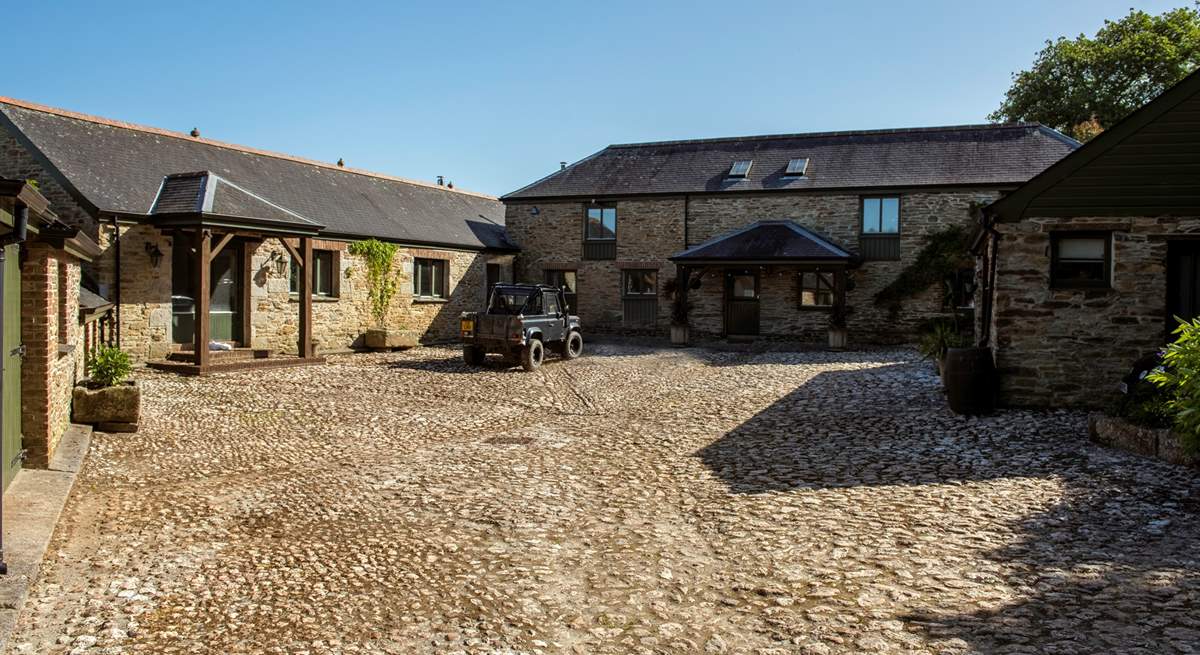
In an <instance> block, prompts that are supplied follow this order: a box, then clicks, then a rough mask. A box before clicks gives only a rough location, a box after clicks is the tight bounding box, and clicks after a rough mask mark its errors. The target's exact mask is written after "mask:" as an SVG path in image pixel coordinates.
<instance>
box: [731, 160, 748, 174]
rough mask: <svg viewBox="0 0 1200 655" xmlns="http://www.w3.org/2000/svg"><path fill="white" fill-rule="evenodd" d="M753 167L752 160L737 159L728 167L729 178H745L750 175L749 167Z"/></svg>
mask: <svg viewBox="0 0 1200 655" xmlns="http://www.w3.org/2000/svg"><path fill="white" fill-rule="evenodd" d="M753 165H754V160H753V159H739V160H737V161H735V162H733V165H732V166H730V167H729V177H747V176H749V175H750V167H751V166H753Z"/></svg>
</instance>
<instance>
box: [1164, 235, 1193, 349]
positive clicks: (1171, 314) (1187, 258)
mask: <svg viewBox="0 0 1200 655" xmlns="http://www.w3.org/2000/svg"><path fill="white" fill-rule="evenodd" d="M1197 316H1200V240H1197V241H1191V240H1188V241H1172V242H1170V243H1169V244H1168V245H1167V316H1166V319H1167V322H1166V326H1167V329H1168V330H1174V329H1175V325H1176V324H1177V323H1176V320H1175V318H1176V317H1179V318H1182V319H1184V320H1191V319H1193V318H1196V317H1197Z"/></svg>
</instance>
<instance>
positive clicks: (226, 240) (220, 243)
mask: <svg viewBox="0 0 1200 655" xmlns="http://www.w3.org/2000/svg"><path fill="white" fill-rule="evenodd" d="M233 237H234V234H233V232H230V233H228V234H226V235H225V236H223V237H221V240H220V241H218V242H217V245H215V246H213V247H212V251H211V252H209V253H208V261H209V263H212V260H214V259H216V258H217V255H219V254H221V250H222V249H224V248H225V246H227V245H229V242H230V241H233Z"/></svg>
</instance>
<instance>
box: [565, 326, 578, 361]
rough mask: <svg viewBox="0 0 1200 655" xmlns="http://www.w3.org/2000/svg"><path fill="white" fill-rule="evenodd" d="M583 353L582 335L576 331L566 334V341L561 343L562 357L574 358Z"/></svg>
mask: <svg viewBox="0 0 1200 655" xmlns="http://www.w3.org/2000/svg"><path fill="white" fill-rule="evenodd" d="M582 354H583V335H582V334H579V333H578V332H572V333H571V334H569V335H567V342H566V343H565V344H563V353H562V355H563V359H575V358H577V357H579V356H580V355H582Z"/></svg>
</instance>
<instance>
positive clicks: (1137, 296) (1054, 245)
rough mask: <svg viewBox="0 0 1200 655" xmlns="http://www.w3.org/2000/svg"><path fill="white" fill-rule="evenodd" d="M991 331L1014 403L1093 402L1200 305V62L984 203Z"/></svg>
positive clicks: (986, 313)
mask: <svg viewBox="0 0 1200 655" xmlns="http://www.w3.org/2000/svg"><path fill="white" fill-rule="evenodd" d="M984 215H985V220H986V223H985V229H986V232H985V233H984V234H983V236H984V237H985V238H982V239H980V240H979V242H978V243H979V246H978V250H979V252H980V254H981V261H982V266H983V270H984V278H985V280H986V281H987V284H986V287H985V289H984V293H983V302H982V309H983V311H982V316H981V318H982V321H981V322H982V329H983V331H984V334H983V335H982V337H983V342H984V343H986V344H988V345H990V346H991V347H992V348H993V349H994V353H995V359H996V365H997V368H998V370H999V371H1000V374H1001V384H1000V397H1001V400H1002V401H1003V402H1005V403H1006V404H1009V405H1031V406H1047V405H1049V406H1070V405H1075V406H1085V407H1095V406H1098V405H1101V404H1104V403H1106V402H1108V401H1110V400H1111V399H1112V398H1113V396H1114V394H1115V393H1116V390H1117V385H1118V384H1119V383H1120V381H1121V378H1122V376H1124V375H1125V374H1126V373H1128V372H1129V370H1130V368H1131V367H1132V366H1133V364H1134V362H1135V360H1137V359H1138V358H1140V357H1142V356H1144V355H1148V354H1152V353H1154V352H1155V351H1157V350H1158V349H1160V348H1161V347H1162V346H1163V345H1164V344H1165V343H1166V342H1167V341H1168V339H1169V338H1170V337H1169V334H1170V332H1171V331H1172V330H1173V329H1174V327H1175V326H1176V317H1178V318H1183V319H1192V318H1196V317H1197V316H1200V73H1193V74H1192V75H1191V76H1189V77H1187V78H1186V79H1184V80H1183V81H1182V82H1180V83H1179V84H1177V85H1176V86H1174V87H1172V88H1171V89H1169V90H1167V91H1166V92H1165V93H1163V94H1162V95H1161V96H1159V97H1158V98H1156V99H1155V100H1153V101H1151V102H1150V103H1148V104H1147V105H1146V106H1144V107H1142V108H1141V109H1139V110H1138V111H1136V112H1134V113H1133V114H1131V115H1130V116H1129V117H1128V118H1126V119H1125V120H1123V121H1121V122H1120V123H1117V124H1116V125H1114V126H1112V127H1111V128H1109V129H1107V130H1106V131H1104V132H1103V133H1101V134H1100V135H1099V136H1097V137H1096V138H1095V139H1093V140H1091V141H1089V142H1088V143H1087V144H1086V145H1084V146H1083V147H1082V148H1079V149H1078V150H1077V151H1075V152H1074V153H1073V154H1071V155H1070V156H1068V157H1066V158H1064V159H1063V160H1062V161H1060V162H1058V163H1057V164H1055V165H1054V166H1051V167H1050V168H1048V169H1046V170H1045V171H1044V172H1043V173H1041V174H1040V175H1038V176H1036V177H1034V178H1033V179H1032V180H1030V181H1029V182H1028V183H1027V184H1025V185H1023V186H1022V187H1020V188H1019V189H1017V190H1016V191H1014V192H1013V193H1011V194H1009V195H1008V196H1006V197H1004V198H1003V199H1001V200H999V201H998V202H996V203H994V204H992V205H991V206H989V207H987V208H985V210H984Z"/></svg>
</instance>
